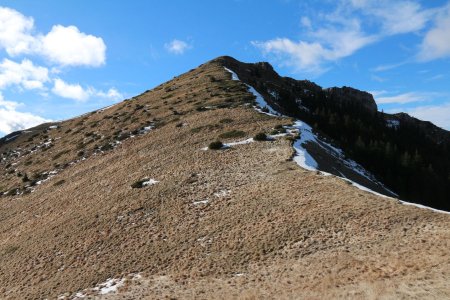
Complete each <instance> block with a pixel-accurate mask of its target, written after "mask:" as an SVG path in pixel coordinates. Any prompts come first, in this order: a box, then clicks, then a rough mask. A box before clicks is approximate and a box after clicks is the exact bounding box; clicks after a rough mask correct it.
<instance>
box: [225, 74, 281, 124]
mask: <svg viewBox="0 0 450 300" xmlns="http://www.w3.org/2000/svg"><path fill="white" fill-rule="evenodd" d="M224 68H225V70H226V71H228V72H230V73H231V79H232V80H239V77H238V76H237V75H236V73H235V72H233V71H232V70H230V69H228V68H226V67H224ZM245 85H246V86H247V87H248V90H249V92H250V93H252V94H253V95H254V96H255V97H256V103H257V105H256V106H255V109H256V110H257V111H258V112H260V113H263V114H266V115H269V116H275V117H278V116H282V114H280V113H279V112H277V111H276V110H275V109H273V108H272V107H271V106H270V105H269V104H268V103H267V102H266V100H264V97H263V96H261V94H260V93H258V92H257V91H256V90H255V88H253V87H252V86H251V85H248V84H246V83H245ZM265 110H266V111H267V112H266V111H265Z"/></svg>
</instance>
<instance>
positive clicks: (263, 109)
mask: <svg viewBox="0 0 450 300" xmlns="http://www.w3.org/2000/svg"><path fill="white" fill-rule="evenodd" d="M261 111H262V112H265V113H269V108H268V107H267V106H264V107H263V108H261Z"/></svg>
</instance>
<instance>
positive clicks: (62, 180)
mask: <svg viewBox="0 0 450 300" xmlns="http://www.w3.org/2000/svg"><path fill="white" fill-rule="evenodd" d="M65 182H66V181H65V180H64V179H61V180H58V181H57V182H55V183H54V184H53V185H54V186H58V185H63V184H64V183H65Z"/></svg>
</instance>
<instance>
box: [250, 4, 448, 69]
mask: <svg viewBox="0 0 450 300" xmlns="http://www.w3.org/2000/svg"><path fill="white" fill-rule="evenodd" d="M335 3H338V4H336V5H335V7H334V9H333V10H332V11H331V12H315V15H305V16H302V17H301V19H300V24H301V25H302V30H303V31H302V38H301V39H300V40H292V39H289V38H287V37H277V38H274V39H270V40H266V41H252V44H253V45H254V46H256V47H257V48H259V49H261V51H262V52H263V53H264V54H265V55H269V56H271V57H273V59H275V60H276V61H277V62H278V63H279V64H280V65H283V66H291V67H293V68H294V70H295V71H297V72H307V73H313V74H320V73H323V72H325V71H326V70H328V69H329V68H330V64H331V63H333V62H336V61H339V60H340V59H343V58H345V57H348V56H351V55H353V54H354V53H356V52H357V51H358V50H360V49H362V48H364V47H367V46H369V45H371V44H373V43H375V42H378V41H380V40H383V39H385V38H386V37H389V36H393V35H399V34H407V33H418V32H421V31H423V30H425V29H426V28H427V26H428V25H429V24H430V23H431V21H432V20H433V19H434V18H435V17H436V14H437V11H438V10H437V9H424V8H423V7H422V6H421V4H420V3H419V2H418V1H415V0H399V1H388V0H378V1H375V0H341V1H339V2H335ZM327 8H328V6H327ZM441 19H443V21H440V22H439V23H438V25H437V26H436V29H435V31H438V32H437V33H434V34H433V30H432V31H430V32H429V33H428V34H427V36H428V35H430V36H431V37H430V38H428V39H429V40H430V42H427V43H426V46H430V45H432V48H433V49H434V50H436V49H437V50H436V51H434V53H435V54H431V55H432V56H433V57H434V58H436V57H440V56H442V53H447V52H448V53H450V46H448V45H450V42H448V39H450V37H449V36H448V35H447V39H445V38H441V39H439V38H437V37H435V38H433V36H434V35H436V36H439V37H440V36H441V35H442V34H443V32H444V31H445V30H446V29H447V28H449V27H450V21H449V22H448V24H447V21H446V20H447V18H446V17H441ZM441 31H442V32H441ZM446 32H450V30H447V31H446ZM434 40H435V41H436V42H433V41H434ZM425 41H427V37H426V38H425ZM438 41H442V42H438ZM447 47H448V49H447ZM431 53H433V51H432V52H431ZM411 61H413V60H411ZM411 61H409V62H411ZM406 63H408V62H400V63H393V64H389V65H381V66H378V67H376V68H375V69H374V70H373V71H375V72H380V71H386V70H389V69H393V68H397V67H399V66H401V65H403V64H406Z"/></svg>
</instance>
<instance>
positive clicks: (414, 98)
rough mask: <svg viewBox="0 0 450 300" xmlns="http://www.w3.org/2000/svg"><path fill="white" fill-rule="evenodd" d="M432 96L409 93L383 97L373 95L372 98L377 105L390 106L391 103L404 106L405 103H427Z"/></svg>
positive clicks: (430, 94)
mask: <svg viewBox="0 0 450 300" xmlns="http://www.w3.org/2000/svg"><path fill="white" fill-rule="evenodd" d="M384 94H385V93H384ZM433 95H435V93H421V92H410V93H404V94H398V95H395V96H384V97H377V96H375V95H374V97H375V101H376V102H377V103H378V104H391V103H397V104H406V103H413V102H422V101H427V100H430V99H431V97H432V96H433Z"/></svg>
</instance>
